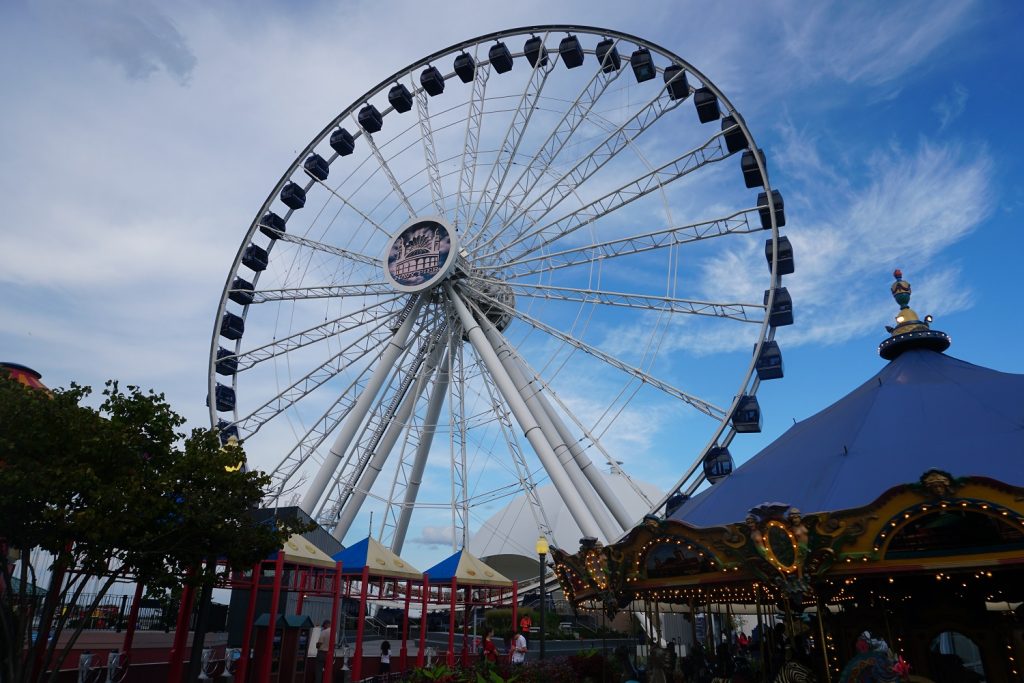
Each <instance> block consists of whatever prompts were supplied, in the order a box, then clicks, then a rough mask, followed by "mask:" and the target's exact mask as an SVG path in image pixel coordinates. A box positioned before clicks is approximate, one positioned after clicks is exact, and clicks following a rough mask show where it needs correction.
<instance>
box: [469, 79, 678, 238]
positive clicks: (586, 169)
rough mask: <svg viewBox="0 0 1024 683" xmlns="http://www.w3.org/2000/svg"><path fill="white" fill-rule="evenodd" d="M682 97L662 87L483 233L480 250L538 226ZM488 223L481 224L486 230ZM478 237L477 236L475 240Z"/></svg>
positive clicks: (672, 107) (670, 109) (676, 104)
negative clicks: (491, 231) (673, 96)
mask: <svg viewBox="0 0 1024 683" xmlns="http://www.w3.org/2000/svg"><path fill="white" fill-rule="evenodd" d="M680 102H681V100H673V99H670V98H668V97H667V96H664V91H663V90H659V91H658V95H656V96H655V97H654V98H653V99H651V100H649V101H648V102H647V104H646V105H644V106H643V107H642V108H641V109H640V110H639V111H637V112H636V113H635V114H634V115H633V116H631V117H630V118H629V119H627V120H626V121H625V122H624V123H622V124H621V125H620V126H617V127H616V128H615V129H614V130H612V131H611V132H610V133H609V134H608V136H607V137H605V138H604V139H603V140H602V141H601V142H600V143H598V145H597V146H595V147H594V148H593V149H591V151H590V152H589V153H587V154H586V155H584V156H583V157H582V158H580V160H579V161H577V162H576V163H575V164H574V165H573V166H572V168H570V169H569V170H568V171H567V172H565V173H564V174H563V175H562V176H560V177H559V178H558V179H557V180H555V181H554V182H553V183H552V184H551V185H549V186H548V187H547V188H545V189H544V190H543V191H542V192H541V193H539V194H538V196H537V197H536V198H535V199H534V200H533V201H531V202H530V203H529V204H527V205H526V206H524V207H522V208H521V209H519V210H518V211H516V212H515V213H514V214H513V215H512V216H511V217H510V218H509V219H508V220H507V221H505V222H504V223H503V224H502V226H501V227H500V228H499V229H498V230H497V231H496V232H495V233H494V234H493V235H490V236H485V235H484V234H483V232H481V233H480V234H479V235H478V237H484V238H485V239H484V240H483V241H482V242H479V243H478V244H475V246H476V248H477V250H478V251H480V252H483V250H484V249H486V248H487V247H490V246H492V245H493V244H495V243H498V244H500V243H499V242H498V240H499V238H503V236H504V235H505V234H506V233H507V232H508V231H510V230H512V231H517V232H515V233H514V235H513V239H514V238H515V237H516V236H518V235H519V234H520V233H521V232H522V229H521V226H522V224H523V223H524V222H527V223H529V225H528V226H527V227H526V228H525V229H526V230H528V229H529V227H532V226H533V225H536V224H537V223H538V222H539V221H540V220H541V219H542V218H543V217H544V216H546V215H547V214H548V213H550V212H551V211H552V210H553V209H554V208H555V207H556V206H558V205H559V204H560V203H561V202H562V200H564V199H565V198H566V197H568V196H569V195H570V194H572V192H573V191H574V190H575V189H576V188H577V187H579V186H580V185H582V184H583V183H584V182H585V181H586V180H587V179H589V178H590V177H592V176H593V175H594V174H595V173H597V172H598V171H599V170H601V168H603V167H604V166H605V164H607V163H608V162H609V161H611V160H612V159H613V158H614V157H615V156H616V155H617V154H618V153H619V152H621V151H622V150H623V149H624V148H625V147H626V146H627V145H628V144H630V143H631V142H632V141H633V140H635V139H636V138H637V137H639V136H640V135H641V134H642V133H644V131H646V130H647V129H649V128H650V127H651V126H653V125H654V124H655V123H656V122H657V121H658V120H659V119H661V117H662V116H664V115H665V114H666V113H668V112H670V111H672V110H673V109H675V108H676V107H677V106H679V104H680ZM486 228H487V226H486V225H484V226H482V229H486ZM477 241H478V240H477V239H474V240H473V243H476V242H477Z"/></svg>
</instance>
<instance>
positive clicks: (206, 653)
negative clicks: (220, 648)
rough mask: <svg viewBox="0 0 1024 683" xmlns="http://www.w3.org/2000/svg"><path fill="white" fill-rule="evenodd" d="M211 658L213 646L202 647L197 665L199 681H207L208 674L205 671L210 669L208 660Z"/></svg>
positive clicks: (208, 678)
mask: <svg viewBox="0 0 1024 683" xmlns="http://www.w3.org/2000/svg"><path fill="white" fill-rule="evenodd" d="M211 659H213V648H209V647H204V648H203V656H202V659H201V660H200V661H201V662H202V663H201V664H200V666H199V680H201V681H208V680H210V675H209V674H208V673H207V671H209V670H210V660H211Z"/></svg>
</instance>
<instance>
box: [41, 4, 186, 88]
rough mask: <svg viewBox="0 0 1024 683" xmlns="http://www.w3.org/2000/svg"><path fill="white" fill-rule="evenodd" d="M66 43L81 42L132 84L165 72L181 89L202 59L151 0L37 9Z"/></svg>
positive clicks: (42, 5) (90, 52)
mask: <svg viewBox="0 0 1024 683" xmlns="http://www.w3.org/2000/svg"><path fill="white" fill-rule="evenodd" d="M36 9H37V11H39V13H40V15H41V17H42V18H43V19H44V20H45V21H46V22H47V23H48V24H49V25H50V26H51V27H53V28H55V29H57V30H58V32H59V33H60V34H62V38H66V39H70V40H72V41H76V42H78V43H80V44H81V45H82V46H83V47H84V49H85V50H86V51H87V52H88V53H89V54H90V55H92V56H94V57H96V58H99V59H101V60H104V61H107V62H110V63H111V64H114V65H115V66H117V67H119V68H120V69H121V70H122V71H123V72H124V75H125V76H127V77H128V78H129V79H132V80H146V79H148V78H149V77H150V76H152V75H153V74H155V73H157V72H159V71H164V72H166V73H167V74H168V75H170V76H171V77H172V78H174V79H175V80H176V81H178V83H180V84H181V85H185V84H187V83H188V82H189V80H190V79H191V78H192V72H193V70H194V69H195V66H196V56H195V54H194V53H193V52H192V50H191V49H190V47H189V45H188V41H187V40H186V39H185V37H184V36H183V35H182V34H181V32H180V31H179V30H178V27H177V26H176V25H175V23H174V22H173V21H172V20H171V19H170V18H169V17H168V16H167V15H166V14H164V13H163V12H161V11H160V9H159V8H158V7H156V6H155V5H154V4H152V3H150V2H147V1H145V0H137V1H136V2H132V3H119V2H111V1H109V0H85V1H82V2H67V1H61V0H51V1H49V2H43V3H41V4H39V5H37V6H36Z"/></svg>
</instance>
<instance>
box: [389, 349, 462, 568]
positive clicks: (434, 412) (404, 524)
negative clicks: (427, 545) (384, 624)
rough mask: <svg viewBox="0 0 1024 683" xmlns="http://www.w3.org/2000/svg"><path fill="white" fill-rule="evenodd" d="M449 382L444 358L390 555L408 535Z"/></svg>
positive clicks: (423, 423)
mask: <svg viewBox="0 0 1024 683" xmlns="http://www.w3.org/2000/svg"><path fill="white" fill-rule="evenodd" d="M457 332H458V331H457V329H456V330H453V332H452V334H453V335H454V334H457ZM446 353H447V351H446ZM450 381H451V376H450V375H449V373H448V358H447V356H445V357H444V358H442V359H441V363H440V364H439V365H438V368H437V377H436V379H435V380H434V383H433V386H432V387H431V388H430V395H429V397H428V398H427V408H426V412H425V413H424V415H423V422H422V423H421V426H420V433H419V438H418V439H417V440H416V453H415V456H414V459H413V464H412V468H411V469H410V470H409V476H408V480H407V481H406V485H405V496H404V499H403V501H402V505H401V509H400V511H399V513H398V519H397V521H396V522H395V535H394V538H393V539H392V541H391V551H392V552H394V553H395V554H398V555H401V553H402V548H403V547H404V546H405V536H406V534H407V533H408V530H409V522H410V521H411V520H412V512H413V509H414V507H415V506H416V500H417V498H418V497H419V491H420V485H421V484H422V483H423V473H424V471H425V470H426V467H427V457H428V456H429V454H430V449H431V446H432V445H433V442H434V436H435V434H436V433H437V426H438V421H439V419H440V417H441V408H442V407H443V406H444V400H445V397H446V396H447V395H448V383H449V382H450Z"/></svg>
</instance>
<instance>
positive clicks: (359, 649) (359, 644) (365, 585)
mask: <svg viewBox="0 0 1024 683" xmlns="http://www.w3.org/2000/svg"><path fill="white" fill-rule="evenodd" d="M362 579H363V582H362V587H361V588H360V589H359V621H358V623H357V624H356V656H355V661H353V662H352V680H353V681H358V680H359V677H360V676H361V675H362V673H363V630H364V626H365V624H366V593H367V590H368V589H369V587H370V586H369V582H370V567H369V565H364V566H363V574H362Z"/></svg>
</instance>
